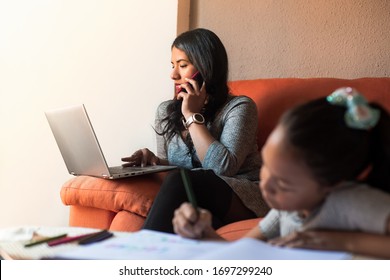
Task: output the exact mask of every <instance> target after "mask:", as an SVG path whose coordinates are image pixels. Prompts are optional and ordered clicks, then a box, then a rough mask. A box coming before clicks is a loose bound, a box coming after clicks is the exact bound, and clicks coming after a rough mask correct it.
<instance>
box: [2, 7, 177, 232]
mask: <svg viewBox="0 0 390 280" xmlns="http://www.w3.org/2000/svg"><path fill="white" fill-rule="evenodd" d="M177 1H178V0H168V1H167V0H165V1H160V0H148V1H145V0H121V1H119V0H116V1H109V0H106V1H102V0H101V1H92V0H91V1H87V0H50V1H49V0H47V1H45V0H34V1H30V0H12V1H9V0H0V128H1V136H0V139H1V140H0V227H6V226H19V225H54V226H56V225H59V226H63V225H67V223H68V208H67V207H65V206H64V205H63V204H62V202H61V200H60V195H59V193H60V188H61V185H62V184H63V183H64V182H65V180H67V179H69V178H71V176H70V175H69V174H68V173H67V170H66V167H65V165H64V163H63V160H62V157H61V155H60V152H59V150H58V147H57V145H56V143H55V140H54V138H53V135H52V133H51V131H50V128H49V126H48V123H47V121H46V118H45V116H44V111H45V110H47V109H52V108H57V107H62V106H68V105H73V104H78V103H84V104H85V105H86V107H87V110H88V112H89V115H90V118H91V120H92V123H93V124H94V128H95V131H96V133H97V136H98V138H99V140H100V144H101V146H102V148H103V151H104V152H105V155H106V158H107V161H108V163H109V164H120V163H121V162H120V158H121V157H122V156H125V155H129V154H131V153H132V152H133V151H134V150H135V149H138V148H141V147H150V148H151V149H152V150H155V139H154V133H153V130H152V128H151V125H152V124H153V118H154V113H155V109H156V107H157V105H158V103H159V102H161V101H162V100H165V99H169V98H171V96H172V93H173V91H172V90H173V87H172V82H171V80H170V79H169V73H170V44H171V42H172V40H173V39H174V37H175V35H176V24H177V22H176V21H177Z"/></svg>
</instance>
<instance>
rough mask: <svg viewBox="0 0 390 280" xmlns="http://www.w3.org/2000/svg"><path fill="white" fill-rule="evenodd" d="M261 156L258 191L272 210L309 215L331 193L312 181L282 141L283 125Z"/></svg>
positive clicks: (297, 157) (277, 129)
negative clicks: (261, 163)
mask: <svg viewBox="0 0 390 280" xmlns="http://www.w3.org/2000/svg"><path fill="white" fill-rule="evenodd" d="M261 154H262V158H263V166H262V168H261V170H260V190H261V193H262V195H263V198H264V199H265V201H266V202H267V203H268V205H269V206H270V207H271V208H274V209H278V210H285V211H299V212H301V213H302V214H304V215H308V214H309V213H310V212H311V211H312V210H314V209H315V208H316V207H317V206H319V205H320V203H321V202H322V201H323V200H324V198H325V197H326V195H328V193H329V192H330V190H331V188H330V187H326V186H321V185H320V184H319V183H318V182H317V181H315V179H314V178H313V177H312V176H311V173H310V170H309V168H308V167H307V165H306V164H305V163H304V162H303V160H302V159H301V158H300V157H299V156H298V155H299V154H298V153H297V151H296V149H295V148H294V147H293V146H292V145H291V144H289V143H287V141H285V129H284V128H283V127H282V126H280V125H278V126H277V127H276V128H275V129H274V131H273V132H272V133H271V135H270V136H269V138H268V139H267V142H266V144H265V145H264V147H263V149H262V153H261Z"/></svg>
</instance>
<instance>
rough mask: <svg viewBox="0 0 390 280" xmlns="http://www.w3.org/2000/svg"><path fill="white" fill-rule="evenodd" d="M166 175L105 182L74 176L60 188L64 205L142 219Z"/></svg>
mask: <svg viewBox="0 0 390 280" xmlns="http://www.w3.org/2000/svg"><path fill="white" fill-rule="evenodd" d="M165 175H166V172H162V173H155V174H148V175H142V176H135V177H130V178H124V179H117V180H108V179H101V178H95V177H90V176H77V177H74V178H72V179H70V180H68V181H67V182H66V183H65V184H64V185H63V186H62V189H61V199H62V202H63V203H64V204H65V205H71V206H83V207H91V208H97V209H103V210H108V211H112V212H115V213H118V212H120V211H122V210H124V211H127V212H130V213H134V214H136V215H139V216H141V217H146V215H147V214H148V212H149V209H150V207H151V205H152V203H153V200H154V198H155V196H156V194H157V192H158V190H159V188H160V185H161V184H162V181H163V179H164V177H165Z"/></svg>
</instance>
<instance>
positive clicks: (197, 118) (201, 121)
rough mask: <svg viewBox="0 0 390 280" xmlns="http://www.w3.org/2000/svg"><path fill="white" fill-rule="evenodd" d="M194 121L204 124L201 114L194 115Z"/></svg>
mask: <svg viewBox="0 0 390 280" xmlns="http://www.w3.org/2000/svg"><path fill="white" fill-rule="evenodd" d="M194 119H195V121H196V122H198V123H204V117H203V116H202V115H201V114H194Z"/></svg>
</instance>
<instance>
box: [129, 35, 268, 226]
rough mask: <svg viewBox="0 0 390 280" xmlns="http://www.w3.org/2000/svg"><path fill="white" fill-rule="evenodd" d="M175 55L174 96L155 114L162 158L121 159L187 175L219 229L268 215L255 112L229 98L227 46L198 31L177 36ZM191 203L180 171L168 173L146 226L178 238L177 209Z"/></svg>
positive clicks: (147, 154)
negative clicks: (261, 185)
mask: <svg viewBox="0 0 390 280" xmlns="http://www.w3.org/2000/svg"><path fill="white" fill-rule="evenodd" d="M171 50H172V58H171V63H172V72H171V78H172V80H173V81H174V82H175V88H176V94H175V97H174V98H173V100H169V101H165V102H163V103H161V104H160V106H159V107H158V110H157V114H156V128H155V130H156V133H157V156H156V155H155V154H154V153H152V152H151V151H150V150H148V149H142V150H139V151H136V152H135V153H134V154H133V155H132V156H130V157H127V158H123V159H122V160H123V161H125V162H127V163H126V164H124V165H125V166H126V165H127V166H132V165H133V166H134V165H156V164H162V165H176V166H179V167H182V168H186V169H189V170H190V172H189V177H190V178H191V181H192V185H193V188H194V193H195V196H196V198H197V200H198V204H199V206H200V207H203V208H207V209H210V211H211V212H212V213H213V226H214V227H215V228H218V227H221V226H223V225H225V224H227V223H231V222H234V221H238V220H242V219H247V218H254V217H256V216H263V215H265V214H266V212H267V211H268V207H267V206H266V204H265V203H264V201H263V199H262V197H261V193H260V191H259V190H258V188H257V185H258V180H259V177H258V173H259V169H260V165H261V161H260V157H259V153H258V147H257V141H256V135H257V122H258V116H257V109H256V105H255V103H254V102H253V100H251V99H249V98H248V97H245V96H233V95H231V94H230V93H229V88H228V85H227V77H228V58H227V53H226V50H225V47H224V46H223V44H222V42H221V41H220V39H219V38H218V37H217V35H215V34H214V33H213V32H211V31H209V30H206V29H195V30H192V31H188V32H185V33H183V34H181V35H179V36H178V37H177V38H176V39H175V40H174V42H173V44H172V47H171ZM187 200H188V198H187V196H186V193H185V189H184V186H183V182H182V179H181V176H180V173H179V172H178V171H172V172H170V173H169V174H168V176H167V177H166V178H165V180H164V182H163V184H162V186H161V189H160V191H159V193H158V195H157V197H156V199H155V201H154V203H153V206H152V208H151V210H150V212H149V214H148V217H147V219H146V221H145V224H144V228H145V229H152V230H158V231H165V232H173V227H172V218H173V214H174V210H175V209H176V208H178V207H179V206H180V205H181V203H182V202H185V201H187Z"/></svg>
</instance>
